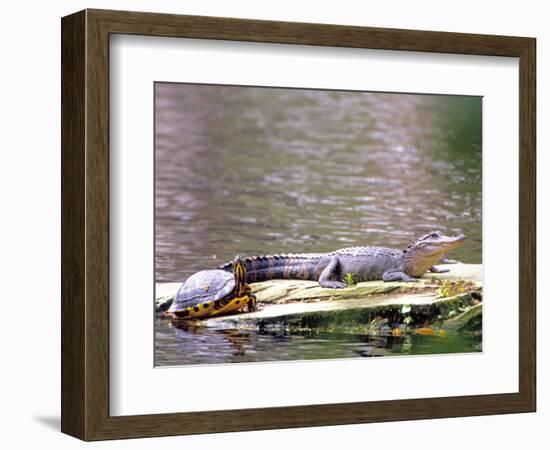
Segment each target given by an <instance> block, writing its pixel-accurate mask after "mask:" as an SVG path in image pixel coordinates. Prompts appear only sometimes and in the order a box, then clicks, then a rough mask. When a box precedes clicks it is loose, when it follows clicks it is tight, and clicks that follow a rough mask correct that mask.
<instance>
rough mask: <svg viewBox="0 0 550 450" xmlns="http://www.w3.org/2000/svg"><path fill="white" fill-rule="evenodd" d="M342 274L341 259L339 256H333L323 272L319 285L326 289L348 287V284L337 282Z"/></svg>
mask: <svg viewBox="0 0 550 450" xmlns="http://www.w3.org/2000/svg"><path fill="white" fill-rule="evenodd" d="M339 273H340V259H339V258H338V256H336V255H335V256H333V257H332V258H331V260H330V262H329V263H328V265H327V266H326V267H325V268H324V269H323V271H322V272H321V276H320V277H319V284H320V285H321V286H323V287H325V288H330V289H342V288H345V287H346V283H344V282H342V281H338V280H335V278H338V274H339Z"/></svg>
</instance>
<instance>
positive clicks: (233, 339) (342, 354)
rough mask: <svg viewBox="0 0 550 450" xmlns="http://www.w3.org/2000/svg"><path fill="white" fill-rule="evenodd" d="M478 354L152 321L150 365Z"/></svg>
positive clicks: (455, 343) (467, 338)
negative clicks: (153, 348) (154, 337)
mask: <svg viewBox="0 0 550 450" xmlns="http://www.w3.org/2000/svg"><path fill="white" fill-rule="evenodd" d="M478 351H481V336H480V335H478V334H459V333H457V332H448V333H445V335H443V336H442V335H440V334H438V333H434V334H433V335H421V334H410V335H405V336H391V335H386V336H369V335H364V334H357V333H355V334H354V333H333V332H332V333H327V332H316V331H315V330H310V331H302V332H290V331H282V330H281V331H279V332H263V333H260V332H256V331H243V330H231V329H229V330H212V329H205V328H201V327H197V326H186V325H185V324H177V323H175V322H171V321H169V320H162V319H157V351H156V354H155V364H156V365H158V366H172V365H182V364H214V363H237V362H256V361H290V360H314V359H327V358H359V357H376V356H390V355H425V354H441V353H457V352H478Z"/></svg>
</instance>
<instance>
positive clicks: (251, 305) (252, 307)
mask: <svg viewBox="0 0 550 450" xmlns="http://www.w3.org/2000/svg"><path fill="white" fill-rule="evenodd" d="M246 309H247V310H248V312H253V311H257V310H258V297H256V294H248V303H247V304H246Z"/></svg>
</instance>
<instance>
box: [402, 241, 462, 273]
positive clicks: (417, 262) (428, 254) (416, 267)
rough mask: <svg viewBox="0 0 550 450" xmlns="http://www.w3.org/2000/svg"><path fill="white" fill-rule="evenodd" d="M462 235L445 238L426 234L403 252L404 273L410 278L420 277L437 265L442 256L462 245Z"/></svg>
mask: <svg viewBox="0 0 550 450" xmlns="http://www.w3.org/2000/svg"><path fill="white" fill-rule="evenodd" d="M464 239H465V237H464V235H463V234H459V235H458V236H445V235H444V234H442V233H439V232H432V233H428V234H427V235H425V236H422V237H421V238H420V239H418V240H417V241H415V242H414V243H412V244H411V245H409V247H408V248H407V249H406V250H405V254H404V259H405V272H406V273H407V275H409V276H411V277H416V278H418V277H421V276H422V275H424V274H425V273H426V271H428V270H429V269H430V267H432V266H433V265H435V264H437V263H438V262H439V260H440V259H441V258H442V257H443V255H444V254H445V253H447V252H450V251H451V250H454V249H455V248H457V247H460V246H461V245H462V244H464Z"/></svg>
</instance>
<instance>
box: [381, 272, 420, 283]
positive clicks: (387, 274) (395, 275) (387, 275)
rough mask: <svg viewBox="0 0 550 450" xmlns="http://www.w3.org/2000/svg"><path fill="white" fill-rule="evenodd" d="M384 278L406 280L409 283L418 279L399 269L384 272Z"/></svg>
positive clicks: (387, 279)
mask: <svg viewBox="0 0 550 450" xmlns="http://www.w3.org/2000/svg"><path fill="white" fill-rule="evenodd" d="M382 279H383V280H384V281H405V282H408V283H411V282H413V281H416V278H412V277H409V276H408V275H407V274H406V273H405V272H401V271H399V270H396V271H394V272H384V275H382Z"/></svg>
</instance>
